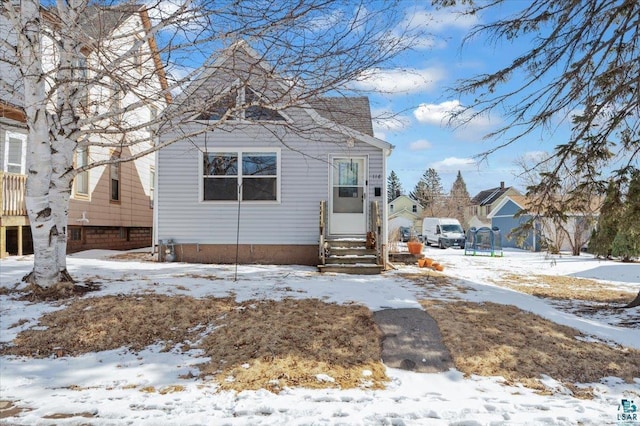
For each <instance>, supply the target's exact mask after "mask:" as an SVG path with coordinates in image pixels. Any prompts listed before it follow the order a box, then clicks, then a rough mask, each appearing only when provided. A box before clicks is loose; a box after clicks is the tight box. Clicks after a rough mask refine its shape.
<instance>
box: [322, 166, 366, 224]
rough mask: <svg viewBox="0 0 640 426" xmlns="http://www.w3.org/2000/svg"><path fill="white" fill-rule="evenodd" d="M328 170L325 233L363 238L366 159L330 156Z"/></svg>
mask: <svg viewBox="0 0 640 426" xmlns="http://www.w3.org/2000/svg"><path fill="white" fill-rule="evenodd" d="M331 168H332V171H331V194H330V197H329V198H330V200H331V206H330V212H331V214H330V215H329V233H330V234H332V235H364V234H365V232H366V209H365V205H366V204H365V189H366V179H367V178H366V176H367V161H366V157H334V158H333V159H332V161H331Z"/></svg>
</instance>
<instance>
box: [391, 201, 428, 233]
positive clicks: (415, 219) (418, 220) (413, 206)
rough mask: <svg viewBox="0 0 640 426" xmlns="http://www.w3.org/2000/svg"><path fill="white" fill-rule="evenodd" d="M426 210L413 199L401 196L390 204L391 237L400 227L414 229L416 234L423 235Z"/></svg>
mask: <svg viewBox="0 0 640 426" xmlns="http://www.w3.org/2000/svg"><path fill="white" fill-rule="evenodd" d="M423 212H424V208H423V207H422V206H421V205H420V203H418V202H417V201H416V200H414V199H413V198H411V197H409V196H407V195H400V196H399V197H397V198H395V199H394V200H392V201H390V202H389V235H392V234H393V232H394V231H395V230H397V229H399V228H400V227H409V228H413V230H414V231H415V232H416V234H420V233H422V217H423Z"/></svg>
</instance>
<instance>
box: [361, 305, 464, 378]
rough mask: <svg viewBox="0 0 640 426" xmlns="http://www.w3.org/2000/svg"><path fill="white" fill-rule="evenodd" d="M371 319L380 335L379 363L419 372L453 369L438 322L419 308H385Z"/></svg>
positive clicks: (375, 313)
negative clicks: (380, 351)
mask: <svg viewBox="0 0 640 426" xmlns="http://www.w3.org/2000/svg"><path fill="white" fill-rule="evenodd" d="M373 319H374V321H375V322H376V324H377V325H378V327H379V328H380V331H381V332H382V361H383V362H384V363H385V365H386V366H387V367H391V368H400V369H403V370H410V371H416V372H420V373H439V372H443V371H448V370H449V369H450V368H454V364H453V359H452V358H451V354H450V353H449V350H448V349H447V348H446V346H445V345H444V343H443V342H442V334H440V329H439V328H438V323H436V321H435V320H434V319H433V318H432V317H431V315H429V314H428V313H426V312H425V311H423V310H422V309H412V308H403V309H384V310H381V311H375V312H374V313H373Z"/></svg>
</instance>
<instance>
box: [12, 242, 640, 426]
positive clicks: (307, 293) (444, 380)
mask: <svg viewBox="0 0 640 426" xmlns="http://www.w3.org/2000/svg"><path fill="white" fill-rule="evenodd" d="M111 254H114V252H106V251H89V252H84V253H79V254H76V255H72V256H70V257H69V270H70V272H71V274H72V275H73V276H74V277H76V278H77V279H78V280H79V281H83V280H85V279H91V280H92V281H93V282H95V283H98V284H100V285H101V286H102V288H101V290H99V291H97V292H92V293H89V294H87V295H86V296H85V297H99V296H104V295H108V294H131V293H140V292H149V291H150V292H156V293H163V294H184V295H191V296H195V297H202V296H207V295H214V296H228V295H230V294H232V295H234V296H235V297H236V299H238V300H247V299H259V298H271V299H280V298H284V297H295V298H308V297H315V298H320V299H323V300H325V301H328V302H337V303H349V302H356V303H360V304H363V305H366V306H368V307H369V308H371V309H372V310H377V309H382V308H389V307H392V308H399V307H420V305H419V303H418V299H419V298H423V297H425V294H424V289H423V288H419V287H417V286H416V285H414V284H413V283H412V282H411V281H408V280H406V279H403V278H402V277H401V276H400V273H401V272H421V273H426V272H424V271H423V270H419V269H418V268H416V267H414V266H406V267H403V268H401V270H399V271H394V272H389V273H386V274H384V275H380V276H350V275H339V274H338V275H332V274H327V275H320V274H318V273H317V272H316V270H315V268H309V267H299V266H298V267H289V266H277V267H276V266H240V267H239V268H238V275H237V278H238V279H237V281H234V275H235V268H234V267H233V266H229V265H224V266H220V265H193V264H179V263H174V264H157V263H148V262H137V261H133V262H123V261H114V260H108V259H107V258H108V256H109V255H111ZM426 254H427V255H428V256H430V257H433V258H435V259H437V260H438V261H440V262H441V263H443V264H444V266H445V268H446V269H445V271H444V273H445V274H447V275H449V276H451V277H454V278H455V279H456V281H457V282H458V284H459V285H462V286H464V287H467V288H470V289H473V290H476V291H468V292H466V293H461V294H458V296H459V297H463V298H465V299H467V300H471V301H485V300H488V301H492V302H497V303H505V304H512V305H516V306H518V307H520V308H521V309H525V310H527V311H531V312H534V313H536V314H539V315H541V316H543V317H545V318H547V319H550V320H553V321H555V322H558V323H561V324H566V325H569V326H571V327H575V328H578V329H579V330H581V331H583V332H584V333H586V334H589V335H592V336H593V337H594V339H598V340H604V341H611V342H617V343H619V344H623V345H625V346H629V347H634V348H640V330H639V329H637V328H636V329H634V328H622V327H617V326H615V325H612V324H611V321H606V320H604V319H601V318H598V317H597V316H596V317H592V318H589V317H584V316H583V317H578V316H575V315H573V314H571V313H569V312H566V311H564V310H559V309H557V306H555V305H553V304H551V303H549V302H547V301H545V300H542V299H538V298H536V297H533V296H529V295H526V294H522V293H518V292H515V291H512V290H509V289H505V288H502V287H500V286H499V285H497V284H496V281H498V280H499V278H500V276H501V275H502V274H507V273H514V274H520V275H528V276H531V275H539V274H545V275H571V276H577V277H585V278H594V279H598V280H605V281H606V282H607V283H608V284H609V285H610V286H612V287H615V288H625V289H629V291H631V292H637V291H638V289H640V265H639V264H627V265H625V264H618V263H613V262H604V261H599V260H596V259H593V258H591V257H590V256H580V257H571V256H562V257H559V256H554V257H548V256H545V255H544V254H536V253H528V252H521V251H507V252H505V256H504V257H503V258H489V257H468V256H464V255H463V251H462V250H454V249H448V250H438V249H435V248H429V249H427V250H426ZM31 266H32V265H31V259H30V258H29V257H25V258H16V257H11V258H8V259H4V260H2V261H0V269H1V271H0V278H1V286H2V287H8V288H13V287H14V286H15V285H18V283H19V281H20V278H21V277H22V276H23V275H25V274H26V273H27V272H28V271H29V269H30V268H31ZM211 275H215V276H216V277H217V279H216V280H215V281H212V280H211V279H210V278H208V277H207V276H209V277H210V276H211ZM428 296H429V297H432V298H434V297H449V296H450V294H447V293H446V292H442V294H438V293H432V294H429V295H428ZM56 309H60V307H57V306H55V305H54V304H46V303H35V304H33V303H29V302H26V301H25V302H22V301H16V300H10V298H9V296H7V295H0V314H1V317H0V341H2V342H8V341H10V340H12V339H13V338H14V337H15V336H16V334H17V333H19V332H20V331H21V330H24V329H27V328H29V327H32V326H34V325H35V324H36V323H37V321H38V318H39V317H40V316H41V315H42V314H43V313H45V312H48V311H53V310H56ZM637 314H638V310H635V315H637ZM624 315H629V313H625V314H624ZM25 320H26V322H25ZM20 322H22V324H21V325H19V326H14V327H12V328H10V326H11V325H15V324H18V323H20ZM201 361H202V359H201V358H198V354H197V353H187V354H183V353H179V352H169V353H166V352H161V351H160V347H149V348H147V349H146V350H144V351H142V352H140V353H136V354H134V353H131V352H130V351H128V350H126V349H125V348H122V349H120V350H114V351H107V352H99V353H91V354H87V355H84V356H80V357H75V358H72V357H61V358H47V359H24V358H16V357H0V363H1V365H0V400H5V401H14V402H15V404H16V406H18V407H24V408H26V409H25V410H24V411H22V412H21V413H20V414H19V416H18V417H11V418H8V419H5V421H8V422H9V423H10V424H23V425H32V424H93V425H119V424H135V425H138V424H141V425H164V424H166V425H176V424H180V425H222V424H225V425H262V424H264V425H285V424H286V425H334V424H344V425H448V424H458V425H481V424H509V425H511V424H518V425H520V424H567V425H573V424H589V425H603V424H616V423H618V424H621V423H620V422H619V420H618V419H619V418H620V416H621V415H622V414H623V412H624V410H623V409H622V406H621V402H622V400H623V399H625V400H627V401H629V400H633V401H635V402H634V404H635V405H636V406H638V405H640V372H638V376H637V378H636V379H635V383H633V384H628V383H624V382H623V381H622V380H620V379H618V378H615V377H607V378H603V379H602V381H601V382H600V383H595V384H591V385H592V386H593V387H594V388H595V392H594V393H595V397H594V398H593V399H591V400H581V399H577V398H574V397H573V396H571V393H570V392H569V391H568V390H567V389H564V388H563V387H562V386H561V385H560V384H557V383H554V381H553V378H547V379H546V381H547V383H548V384H549V385H550V386H552V387H553V386H554V385H556V386H558V391H557V392H556V393H554V394H553V395H538V394H535V393H534V392H533V391H532V390H530V389H527V388H524V387H520V386H507V385H505V384H503V383H502V380H501V378H499V377H477V376H473V377H470V378H464V377H463V375H462V374H461V373H460V372H458V371H456V370H450V371H448V372H446V373H440V374H420V373H412V372H407V371H403V370H396V369H389V370H388V375H389V377H390V378H391V383H390V384H389V386H388V388H387V389H385V390H375V391H374V390H335V389H330V390H311V389H286V390H285V391H283V392H281V393H280V394H278V395H275V394H272V393H270V392H268V391H264V390H261V391H245V392H241V393H235V392H218V391H217V389H216V385H215V384H214V383H207V382H203V381H199V380H194V379H182V378H179V376H181V375H183V374H185V373H187V372H189V371H190V370H192V369H193V367H192V366H193V365H194V364H197V363H199V362H201ZM177 386H181V387H182V388H178V387H177ZM145 387H153V388H155V389H156V390H158V392H144V391H142V389H143V388H145ZM172 387H173V388H172ZM163 389H164V390H167V392H159V391H161V390H163ZM172 389H175V390H178V389H179V391H176V392H171V390H172ZM0 408H1V407H0ZM53 413H69V414H73V413H75V414H81V413H86V414H87V415H96V417H88V418H85V417H80V416H74V417H69V418H58V419H46V418H45V417H46V416H48V415H51V414H53ZM637 414H638V417H639V418H640V412H638V413H637ZM1 421H2V420H0V422H1ZM626 424H637V425H640V421H637V422H633V421H632V422H627V423H626Z"/></svg>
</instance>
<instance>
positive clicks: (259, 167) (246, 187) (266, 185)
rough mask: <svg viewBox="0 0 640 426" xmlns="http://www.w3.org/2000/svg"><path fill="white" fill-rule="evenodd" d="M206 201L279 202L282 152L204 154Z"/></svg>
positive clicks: (204, 197) (253, 151)
mask: <svg viewBox="0 0 640 426" xmlns="http://www.w3.org/2000/svg"><path fill="white" fill-rule="evenodd" d="M202 167H203V185H202V186H203V191H202V194H203V196H202V199H203V200H205V201H237V200H238V197H240V200H242V201H278V199H279V198H278V196H279V185H278V178H279V169H280V152H279V151H271V150H270V151H266V150H265V151H260V150H250V151H249V150H248V151H222V152H207V153H204V154H203V161H202Z"/></svg>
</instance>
